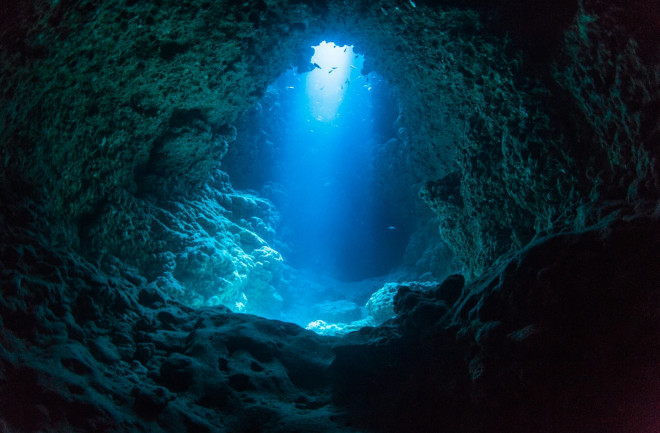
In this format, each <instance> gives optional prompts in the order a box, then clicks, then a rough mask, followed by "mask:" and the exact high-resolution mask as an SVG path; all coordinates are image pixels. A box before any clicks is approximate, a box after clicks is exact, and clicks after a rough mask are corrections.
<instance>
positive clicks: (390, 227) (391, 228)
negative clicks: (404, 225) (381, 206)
mask: <svg viewBox="0 0 660 433" xmlns="http://www.w3.org/2000/svg"><path fill="white" fill-rule="evenodd" d="M387 230H396V227H394V226H389V227H388V228H387Z"/></svg>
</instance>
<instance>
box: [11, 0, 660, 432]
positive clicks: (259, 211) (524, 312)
mask: <svg viewBox="0 0 660 433" xmlns="http://www.w3.org/2000/svg"><path fill="white" fill-rule="evenodd" d="M659 11H660V7H659V6H658V4H657V2H655V1H652V0H646V1H645V0H635V1H632V2H622V1H604V0H581V1H578V0H575V1H573V0H566V1H561V2H558V3H549V2H540V1H532V2H526V3H524V4H523V2H516V1H513V0H498V1H495V2H484V1H480V0H472V1H467V2H455V1H451V0H446V1H417V2H413V1H408V2H393V1H391V0H378V1H364V0H349V1H335V0H328V1H313V2H299V1H293V0H292V1H288V0H285V1H278V2H273V1H262V0H256V1H253V0H249V1H245V2H232V1H196V0H189V1H184V2H181V1H170V0H158V1H145V2H136V1H132V0H126V1H118V2H96V1H91V0H80V1H75V0H66V1H65V0H60V1H56V2H41V1H27V2H14V3H11V4H7V5H5V6H3V11H2V14H0V77H2V82H3V83H4V84H5V85H4V86H3V87H2V88H1V89H0V98H1V101H2V103H1V104H0V161H2V164H3V165H2V166H3V170H2V171H1V172H0V199H1V200H2V207H1V208H0V283H1V287H2V291H1V293H0V429H1V430H3V431H8V432H37V431H40V432H59V431H80V432H83V431H107V432H111V431H151V432H160V431H168V432H170V431H171V432H174V431H177V432H180V431H187V432H207V431H234V432H257V431H263V432H266V431H268V432H285V431H286V432H294V431H300V432H303V431H305V432H309V431H318V432H323V431H327V432H331V431H332V432H334V431H346V432H352V431H356V432H357V431H383V432H389V431H391V432H401V431H447V432H487V431H488V432H492V431H507V432H525V431H536V432H563V431H584V432H590V431H593V432H595V431H598V432H626V433H627V432H632V431H635V432H655V431H657V430H658V429H659V428H660V418H658V415H657V414H658V410H657V409H658V407H660V401H659V400H658V396H659V395H660V385H659V383H660V369H659V368H658V365H660V348H659V346H658V343H657V339H658V336H659V335H660V315H659V314H658V312H659V311H660V292H659V289H658V288H659V287H660V270H658V267H657V265H656V262H657V261H658V259H659V258H660V251H659V250H658V245H660V239H658V230H657V227H659V226H658V209H659V207H658V205H659V203H660V202H659V199H660V178H659V177H658V176H659V174H658V173H660V170H659V167H658V161H660V159H659V158H660V155H659V152H660V146H658V143H659V142H660V126H659V125H660V108H659V107H660V51H658V47H659V46H660V41H659V40H658V37H659V36H658V35H660V12H659ZM323 39H335V42H337V43H338V44H343V43H349V44H353V45H354V46H355V49H356V51H357V52H360V53H364V54H365V55H366V57H367V60H368V64H367V65H366V68H365V69H373V70H375V71H377V72H378V74H379V75H381V76H382V77H384V78H385V79H386V80H387V81H388V82H389V83H390V84H391V85H392V87H393V89H394V93H395V96H396V98H397V99H398V102H399V107H400V113H399V116H398V118H397V120H396V123H395V129H396V137H391V139H390V140H388V141H386V142H385V143H382V149H381V150H382V152H381V153H380V155H379V158H380V159H381V161H387V162H388V164H382V166H383V167H388V169H387V170H385V169H384V172H383V178H384V179H386V180H387V182H389V185H397V184H404V185H406V186H409V187H410V188H411V189H413V190H419V191H420V194H421V197H422V198H423V200H424V202H425V203H426V204H427V205H428V206H429V207H430V209H431V210H432V211H433V212H434V218H435V219H431V217H430V216H429V215H428V214H424V213H423V212H421V211H420V212H417V211H415V212H411V213H410V215H411V218H418V219H419V221H417V222H418V223H419V226H420V227H428V224H430V223H436V224H438V225H439V229H440V236H441V237H442V238H443V239H444V241H445V242H446V243H447V245H448V246H449V248H450V249H451V250H452V251H453V252H454V253H455V256H456V260H457V261H458V262H459V264H460V266H462V269H463V274H464V276H452V277H450V278H448V279H446V280H445V281H444V282H443V283H442V284H422V283H411V284H408V285H407V287H404V285H398V286H397V285H388V286H386V288H389V289H391V293H390V294H391V295H392V296H391V297H387V296H386V297H384V298H383V299H384V300H386V301H387V302H384V303H383V304H382V305H380V304H379V306H378V307H377V308H376V307H374V311H376V310H378V311H379V312H384V313H383V316H382V317H381V318H379V319H382V320H386V319H387V318H388V317H389V316H390V315H391V313H394V314H395V315H396V317H395V318H393V319H390V320H386V321H385V323H384V324H382V325H381V326H378V327H365V328H363V329H361V330H360V331H358V332H356V333H352V334H349V335H348V336H346V337H343V338H338V337H322V336H318V335H316V334H314V333H312V332H310V331H305V330H303V329H301V328H299V327H298V326H296V325H293V324H287V323H282V322H277V321H269V320H266V319H263V318H258V317H256V316H248V315H242V314H236V313H234V312H231V311H229V309H227V308H226V307H223V306H222V305H221V304H224V305H228V306H230V307H231V308H232V309H234V310H235V311H242V312H252V313H258V314H262V315H264V314H270V315H274V316H276V315H277V313H278V312H279V311H280V309H281V303H282V293H284V292H287V291H291V290H292V289H291V287H289V285H290V284H291V281H293V280H294V279H293V277H292V276H291V275H289V274H288V271H287V269H286V266H285V265H284V264H283V259H285V258H286V257H285V255H284V257H283V255H282V254H281V252H279V251H278V249H279V247H278V246H277V225H278V212H277V209H276V207H275V206H274V205H273V203H271V201H269V200H268V199H266V198H264V197H260V196H258V195H257V193H247V192H245V191H236V190H235V189H234V188H233V187H232V185H231V179H230V178H229V177H228V176H227V174H226V173H225V172H223V171H221V170H222V168H223V167H222V166H221V165H220V164H221V160H222V158H223V156H224V155H225V154H226V152H227V150H228V148H229V146H232V143H233V142H234V140H235V139H236V134H237V130H236V127H237V125H239V123H238V119H239V115H240V114H241V113H243V112H245V110H247V109H248V108H249V107H251V106H253V105H254V104H255V103H256V102H257V101H258V100H259V98H260V97H261V96H263V94H264V92H265V91H266V88H267V85H268V84H269V83H270V82H272V81H274V80H275V79H276V78H277V77H278V76H279V75H280V74H281V73H282V72H283V71H284V70H285V69H286V68H288V67H289V66H290V65H295V66H297V67H298V69H299V70H300V71H304V70H306V69H309V68H310V65H309V57H310V55H311V53H310V48H309V47H310V46H312V45H314V44H316V43H318V42H319V41H320V40H323ZM365 72H366V71H365ZM395 176H396V177H397V178H396V179H395V178H394V177H395ZM391 190H392V191H396V189H395V188H393V187H392V188H391ZM271 192H272V193H273V196H275V195H276V194H277V191H271ZM270 198H271V199H273V197H272V196H271V197H270ZM418 205H419V206H420V207H421V203H418ZM420 233H421V234H420ZM424 237H425V236H424V234H423V232H419V233H418V234H416V235H415V236H413V239H411V241H410V243H409V248H408V251H409V253H408V254H407V259H406V260H408V261H409V262H410V265H411V269H413V270H418V271H419V272H426V269H429V268H430V267H432V266H431V265H429V264H428V263H430V262H433V261H434V260H435V259H434V257H435V256H442V255H443V254H444V252H443V251H442V250H441V249H440V248H439V247H438V248H436V247H435V246H434V245H429V244H428V243H425V242H424V239H423V238H424ZM407 277H409V276H407ZM419 279H420V281H428V278H423V276H422V275H419ZM421 287H423V288H424V289H423V290H418V288H421ZM385 298H387V299H385ZM390 298H391V304H390V303H388V302H390V301H389V299H390ZM365 301H366V300H365ZM373 304H375V302H374V303H373ZM372 306H373V305H372ZM390 308H391V310H390ZM323 314H328V317H330V316H331V315H330V312H328V311H325V312H324V313H323ZM349 316H350V317H349ZM342 317H343V316H342ZM346 317H348V318H345V317H343V318H342V320H349V318H350V320H353V319H354V318H357V310H356V308H355V305H351V314H350V315H347V316H346ZM365 323H369V322H368V321H367V322H365Z"/></svg>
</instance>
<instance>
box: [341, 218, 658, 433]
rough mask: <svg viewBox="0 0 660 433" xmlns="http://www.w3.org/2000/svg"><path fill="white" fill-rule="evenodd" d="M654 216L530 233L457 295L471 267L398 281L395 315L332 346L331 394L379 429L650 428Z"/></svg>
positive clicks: (654, 353)
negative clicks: (547, 234)
mask: <svg viewBox="0 0 660 433" xmlns="http://www.w3.org/2000/svg"><path fill="white" fill-rule="evenodd" d="M657 224H658V221H657V219H639V220H634V221H631V222H628V223H617V224H614V225H612V226H609V227H604V228H603V229H602V230H591V231H588V232H585V233H581V234H579V233H571V234H564V235H560V236H556V237H552V238H549V239H546V240H544V241H541V242H538V243H535V244H534V245H532V246H530V247H528V248H526V249H525V250H523V251H521V252H520V253H518V254H517V255H516V256H515V258H514V259H513V260H511V261H510V262H508V263H506V264H504V265H503V266H502V267H500V268H499V269H497V270H493V271H492V272H490V273H489V274H488V275H484V276H483V277H482V278H480V279H479V280H476V281H473V282H472V283H469V284H468V285H466V286H465V287H464V288H463V290H462V295H461V297H460V298H459V299H458V301H457V302H456V303H455V304H453V298H452V297H451V293H455V291H456V289H460V288H461V287H462V285H463V280H462V278H450V279H448V280H446V281H445V282H444V283H443V284H442V285H441V286H439V287H438V288H437V289H436V290H433V291H415V290H410V289H407V290H406V289H402V290H399V292H398V294H397V295H396V296H395V298H394V310H395V311H396V312H397V317H396V318H395V319H394V320H393V321H390V322H387V323H386V324H384V325H382V326H380V327H378V328H364V329H361V330H360V331H358V332H355V333H352V334H349V335H348V336H347V337H345V338H343V339H342V340H340V341H339V342H338V344H337V345H336V347H335V353H336V358H335V360H334V362H333V366H332V370H333V374H334V376H333V378H334V379H333V387H334V395H335V399H336V401H337V402H338V403H340V404H343V405H345V406H346V407H347V408H352V409H351V415H352V417H353V421H354V422H356V423H358V425H364V426H369V427H370V428H373V429H374V430H375V431H382V432H404V431H405V432H408V431H410V432H413V431H431V430H437V431H447V432H529V431H538V432H564V431H583V432H629V431H640V432H641V431H649V432H650V431H654V429H656V428H657V426H658V422H659V421H660V420H659V419H658V417H657V411H656V407H657V405H658V403H659V401H658V391H660V389H659V388H658V381H657V378H658V377H659V375H660V370H659V369H658V365H660V363H659V361H660V348H659V347H658V344H657V343H656V341H655V340H656V339H657V336H658V335H659V334H660V321H659V320H658V317H657V314H656V313H655V312H656V311H657V310H658V308H660V297H659V296H658V290H657V287H658V284H660V273H659V272H658V268H657V266H655V262H656V261H657V258H658V257H659V256H660V251H659V250H658V245H660V243H659V241H660V239H659V238H658V231H657ZM392 408H396V410H392Z"/></svg>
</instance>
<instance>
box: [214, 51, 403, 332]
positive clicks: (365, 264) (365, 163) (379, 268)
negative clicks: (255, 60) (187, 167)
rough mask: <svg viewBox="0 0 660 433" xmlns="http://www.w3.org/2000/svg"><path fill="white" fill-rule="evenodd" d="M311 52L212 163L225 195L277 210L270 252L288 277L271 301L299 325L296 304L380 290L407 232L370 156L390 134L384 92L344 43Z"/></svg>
mask: <svg viewBox="0 0 660 433" xmlns="http://www.w3.org/2000/svg"><path fill="white" fill-rule="evenodd" d="M313 48H314V50H315V53H314V56H313V57H312V58H311V59H310V63H311V65H312V70H311V71H309V72H299V71H298V70H297V69H296V68H290V69H288V70H287V71H285V72H284V73H283V74H282V75H281V76H280V77H279V78H278V79H277V80H276V81H275V82H273V83H272V84H271V85H270V86H269V87H268V88H267V90H266V92H265V95H264V97H263V98H262V100H261V101H260V102H259V103H258V104H256V105H255V106H254V107H252V108H251V109H250V110H248V112H246V113H245V114H244V115H243V118H242V119H241V121H240V122H239V126H238V134H237V140H236V142H235V143H234V144H233V145H232V146H231V147H230V150H229V152H228V154H227V155H226V156H225V157H224V159H223V162H222V166H223V170H225V171H226V172H227V173H228V174H229V177H230V179H231V182H232V185H233V186H234V188H236V189H237V190H243V191H250V192H253V193H256V194H257V195H259V196H261V197H265V198H267V199H269V200H270V201H271V202H272V203H273V204H274V205H275V208H276V209H277V211H278V213H279V222H278V224H277V227H275V228H274V229H275V231H276V233H277V241H276V243H275V248H276V249H277V250H278V251H279V252H280V253H282V256H283V257H284V259H285V261H286V262H287V264H288V265H289V266H290V267H291V268H292V269H293V270H294V272H295V274H296V275H297V277H294V278H293V279H295V280H296V282H295V283H293V284H290V285H288V287H287V288H285V289H281V294H282V296H283V297H284V298H285V299H284V304H285V305H286V304H290V303H291V302H292V300H294V299H295V302H296V303H297V304H298V307H300V308H298V312H297V313H291V314H290V316H289V318H290V319H291V320H292V321H294V322H297V323H302V324H306V322H307V321H308V320H309V319H312V318H313V316H307V315H303V316H304V317H301V314H300V311H304V310H305V307H303V306H304V305H305V304H306V305H307V307H309V306H310V305H316V304H318V303H320V302H343V301H350V302H355V305H364V303H365V301H366V300H367V299H368V296H369V295H370V294H371V293H373V291H374V287H376V286H378V284H381V283H374V282H373V280H374V279H379V278H380V279H382V278H383V277H385V276H386V275H388V274H391V273H393V272H395V271H396V269H397V268H398V267H400V266H401V265H402V260H403V256H404V252H405V250H406V246H407V245H408V241H409V238H410V235H411V233H412V231H413V222H411V221H410V220H409V218H407V215H409V213H408V212H407V211H408V209H407V208H408V204H407V203H396V201H395V200H394V199H393V198H392V197H391V192H390V191H388V187H387V186H388V185H390V183H391V181H390V180H385V179H383V176H384V173H385V170H382V167H381V165H382V164H386V163H387V158H383V155H382V154H381V155H379V152H380V153H382V151H383V146H384V143H386V142H388V140H392V139H393V137H395V136H396V133H397V130H396V126H395V124H396V119H397V117H398V115H399V106H398V102H397V100H396V97H395V96H394V92H393V91H392V89H391V87H390V85H389V84H388V82H387V81H386V80H385V79H383V78H382V77H380V76H379V75H378V74H376V73H374V72H370V73H368V74H363V64H364V57H363V56H362V55H361V54H359V53H357V52H355V51H354V49H353V46H350V45H343V46H339V45H336V44H334V43H332V42H326V41H323V42H321V43H320V44H319V45H317V46H315V47H313ZM301 275H303V276H301ZM363 282H364V284H363ZM374 284H375V286H374ZM292 286H297V287H292ZM348 286H350V289H349V288H347V287H348ZM287 298H288V299H287ZM292 308H293V307H292ZM356 310H359V308H356ZM353 319H359V315H355V316H354V317H353Z"/></svg>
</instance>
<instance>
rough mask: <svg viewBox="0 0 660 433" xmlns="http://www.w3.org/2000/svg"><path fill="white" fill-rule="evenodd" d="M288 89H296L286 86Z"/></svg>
mask: <svg viewBox="0 0 660 433" xmlns="http://www.w3.org/2000/svg"><path fill="white" fill-rule="evenodd" d="M286 88H287V89H295V87H293V86H286Z"/></svg>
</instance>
